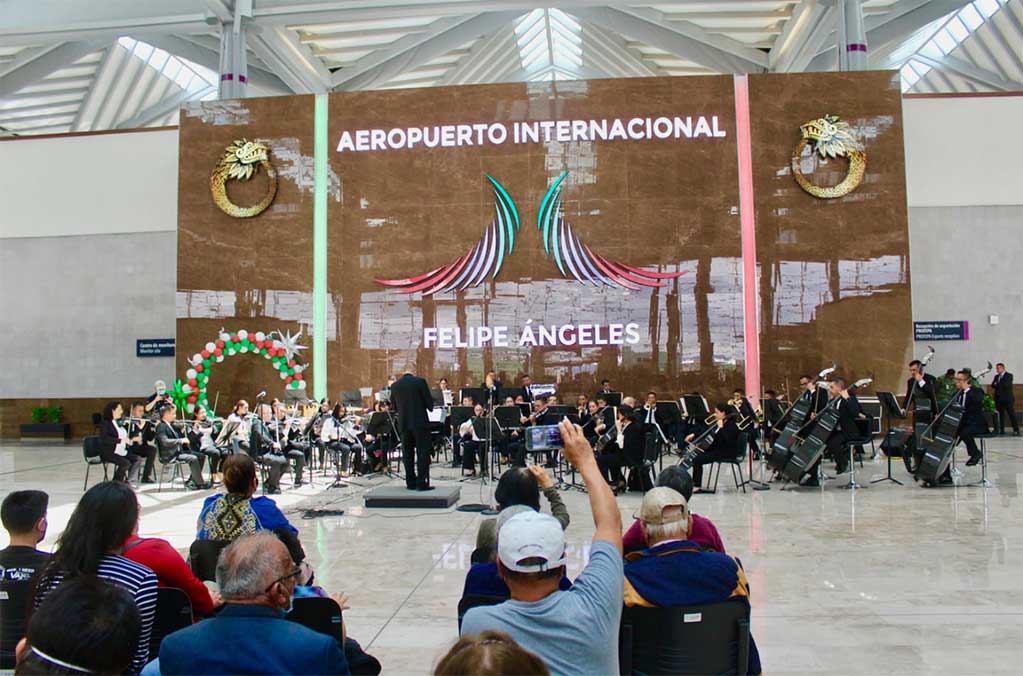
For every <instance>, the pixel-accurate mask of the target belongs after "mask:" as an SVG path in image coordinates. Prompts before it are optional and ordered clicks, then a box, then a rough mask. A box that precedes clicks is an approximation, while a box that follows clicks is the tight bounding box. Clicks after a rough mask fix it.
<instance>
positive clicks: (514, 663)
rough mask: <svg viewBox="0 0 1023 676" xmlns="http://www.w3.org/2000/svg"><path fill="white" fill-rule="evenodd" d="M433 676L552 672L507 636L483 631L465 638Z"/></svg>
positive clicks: (522, 675) (543, 674)
mask: <svg viewBox="0 0 1023 676" xmlns="http://www.w3.org/2000/svg"><path fill="white" fill-rule="evenodd" d="M433 673H434V676H461V674H476V675H477V676H507V675H508V674H516V675H517V676H547V675H548V674H549V673H550V672H549V671H548V670H547V666H546V665H545V664H544V663H543V660H541V659H540V658H539V657H537V656H536V655H534V654H533V653H531V652H529V651H528V650H526V649H525V648H523V647H522V646H520V645H519V644H518V643H516V642H515V640H514V639H512V637H511V636H509V635H508V634H503V633H501V632H499V631H484V632H480V634H479V635H478V636H463V637H462V638H460V639H458V641H457V642H456V643H455V645H453V646H451V650H449V651H448V654H447V655H445V656H444V657H442V658H440V662H438V663H437V668H436V669H435V670H434V672H433Z"/></svg>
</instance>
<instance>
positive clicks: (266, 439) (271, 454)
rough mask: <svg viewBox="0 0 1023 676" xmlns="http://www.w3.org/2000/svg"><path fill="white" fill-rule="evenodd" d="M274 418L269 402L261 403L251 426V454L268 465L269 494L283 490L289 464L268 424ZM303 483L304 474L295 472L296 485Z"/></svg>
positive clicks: (261, 462) (267, 488)
mask: <svg viewBox="0 0 1023 676" xmlns="http://www.w3.org/2000/svg"><path fill="white" fill-rule="evenodd" d="M272 418H273V411H272V410H271V408H270V405H269V404H260V405H259V415H258V416H257V417H256V419H255V420H253V421H252V423H251V425H250V427H249V455H251V456H252V459H253V460H255V461H256V462H258V463H259V464H260V465H263V466H264V467H266V470H267V471H266V482H265V483H264V487H265V488H266V494H267V495H273V494H275V493H280V492H281V474H282V473H283V472H284V467H285V466H286V465H287V464H288V460H287V458H285V457H284V454H283V453H282V452H281V446H280V444H278V443H277V442H276V441H274V438H273V436H272V435H271V434H270V428H269V427H268V426H267V425H268V423H269V422H270V420H271V419H272ZM301 485H302V475H301V474H300V473H298V474H295V486H301Z"/></svg>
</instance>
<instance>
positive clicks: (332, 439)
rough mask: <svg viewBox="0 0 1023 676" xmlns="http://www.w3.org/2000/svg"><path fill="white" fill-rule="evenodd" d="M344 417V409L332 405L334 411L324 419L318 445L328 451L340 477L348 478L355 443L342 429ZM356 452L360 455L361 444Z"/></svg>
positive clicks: (343, 428)
mask: <svg viewBox="0 0 1023 676" xmlns="http://www.w3.org/2000/svg"><path fill="white" fill-rule="evenodd" d="M344 417H345V411H344V407H343V406H342V405H341V404H340V402H339V403H337V404H334V410H333V411H331V413H330V415H329V416H327V417H326V418H324V420H323V426H322V427H321V428H320V444H321V447H322V448H324V449H326V450H328V451H330V454H331V457H332V458H333V459H334V465H335V467H338V468H339V471H340V472H341V475H342V476H348V475H349V474H350V471H351V467H352V455H353V454H354V453H355V452H356V443H353V439H352V438H351V435H350V433H349V432H348V431H347V430H346V429H345V427H344ZM356 441H357V440H356ZM358 450H359V453H360V455H361V451H362V445H361V444H359V445H358Z"/></svg>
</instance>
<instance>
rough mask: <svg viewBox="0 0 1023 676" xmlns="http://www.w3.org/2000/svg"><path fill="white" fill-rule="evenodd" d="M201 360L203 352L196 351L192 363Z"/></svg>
mask: <svg viewBox="0 0 1023 676" xmlns="http://www.w3.org/2000/svg"><path fill="white" fill-rule="evenodd" d="M201 361H202V355H201V354H199V353H198V352H196V353H195V354H193V355H192V363H193V364H198V363H199V362H201Z"/></svg>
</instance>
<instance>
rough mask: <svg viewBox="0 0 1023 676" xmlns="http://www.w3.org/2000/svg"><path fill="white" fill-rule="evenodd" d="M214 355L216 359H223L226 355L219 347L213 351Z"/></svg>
mask: <svg viewBox="0 0 1023 676" xmlns="http://www.w3.org/2000/svg"><path fill="white" fill-rule="evenodd" d="M213 355H214V356H216V357H222V356H223V355H224V351H223V350H221V349H220V348H219V347H218V348H217V349H215V350H214V351H213Z"/></svg>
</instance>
